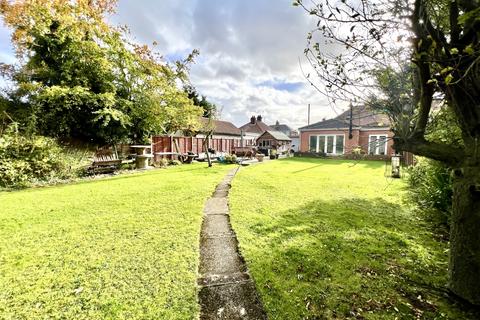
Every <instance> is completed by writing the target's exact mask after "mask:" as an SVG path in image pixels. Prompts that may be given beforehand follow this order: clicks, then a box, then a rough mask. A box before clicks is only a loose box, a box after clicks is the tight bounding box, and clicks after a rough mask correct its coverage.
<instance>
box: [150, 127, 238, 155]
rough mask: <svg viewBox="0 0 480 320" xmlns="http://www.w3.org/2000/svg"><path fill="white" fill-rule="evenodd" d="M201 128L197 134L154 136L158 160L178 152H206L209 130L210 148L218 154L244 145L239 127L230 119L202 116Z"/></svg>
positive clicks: (153, 147)
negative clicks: (229, 120) (206, 139)
mask: <svg viewBox="0 0 480 320" xmlns="http://www.w3.org/2000/svg"><path fill="white" fill-rule="evenodd" d="M200 122H201V129H200V130H199V132H198V133H196V134H195V135H190V136H189V135H185V134H183V133H177V134H175V135H173V136H166V135H155V136H153V137H152V152H153V154H154V155H155V156H156V157H155V159H156V160H158V158H160V157H164V156H165V157H168V158H172V157H173V158H175V157H174V156H173V155H175V154H176V153H181V154H185V153H188V152H191V153H194V154H197V155H202V154H204V153H205V137H206V134H207V132H208V131H209V130H213V131H212V136H211V138H210V139H209V145H208V148H209V149H211V150H214V151H215V153H216V154H225V153H229V154H230V153H232V152H233V149H234V148H235V147H240V146H241V145H242V135H241V131H240V129H239V128H237V127H236V126H235V125H234V124H232V123H231V122H228V121H223V120H211V122H210V120H209V119H207V118H201V119H200Z"/></svg>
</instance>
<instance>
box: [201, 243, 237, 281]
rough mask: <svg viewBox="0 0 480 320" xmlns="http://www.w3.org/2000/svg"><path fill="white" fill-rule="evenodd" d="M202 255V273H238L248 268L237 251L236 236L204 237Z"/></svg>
mask: <svg viewBox="0 0 480 320" xmlns="http://www.w3.org/2000/svg"><path fill="white" fill-rule="evenodd" d="M200 257H201V259H200V267H199V272H200V274H201V275H208V274H210V273H212V274H227V273H236V272H243V271H245V269H246V268H245V265H244V263H243V261H242V259H241V257H240V255H239V254H238V253H237V239H236V238H235V237H228V238H227V237H220V238H202V239H201V240H200Z"/></svg>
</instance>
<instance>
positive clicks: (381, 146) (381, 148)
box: [378, 136, 387, 155]
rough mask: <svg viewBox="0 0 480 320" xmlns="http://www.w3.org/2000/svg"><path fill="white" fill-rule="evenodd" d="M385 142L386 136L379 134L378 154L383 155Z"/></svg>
mask: <svg viewBox="0 0 480 320" xmlns="http://www.w3.org/2000/svg"><path fill="white" fill-rule="evenodd" d="M386 142H387V137H386V136H379V137H378V154H381V155H385V152H386V149H387V148H386Z"/></svg>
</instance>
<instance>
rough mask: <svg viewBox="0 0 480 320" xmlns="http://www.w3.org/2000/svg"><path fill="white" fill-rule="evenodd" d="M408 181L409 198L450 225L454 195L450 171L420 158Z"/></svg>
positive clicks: (410, 172) (411, 169)
mask: <svg viewBox="0 0 480 320" xmlns="http://www.w3.org/2000/svg"><path fill="white" fill-rule="evenodd" d="M407 181H408V185H409V191H410V192H409V198H410V199H411V200H412V201H413V202H414V203H415V204H416V205H418V207H420V208H421V209H425V210H428V211H430V212H433V213H434V214H435V215H436V217H435V218H436V219H438V220H440V222H441V223H443V224H446V225H448V224H449V219H450V214H451V210H452V194H453V191H452V179H451V175H450V169H449V168H448V167H446V166H445V165H443V164H442V163H440V162H437V161H434V160H429V159H425V158H419V159H418V162H417V165H416V166H414V167H411V168H410V169H409V175H408V178H407Z"/></svg>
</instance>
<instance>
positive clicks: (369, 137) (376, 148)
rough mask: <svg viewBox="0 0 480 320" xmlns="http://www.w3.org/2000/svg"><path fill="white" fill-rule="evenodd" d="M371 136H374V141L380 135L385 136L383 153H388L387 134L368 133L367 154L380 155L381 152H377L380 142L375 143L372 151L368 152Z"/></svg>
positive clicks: (378, 138)
mask: <svg viewBox="0 0 480 320" xmlns="http://www.w3.org/2000/svg"><path fill="white" fill-rule="evenodd" d="M371 137H376V141H378V140H380V137H385V154H384V155H387V153H388V134H369V135H368V154H372V155H375V156H379V155H381V154H379V151H380V143H376V145H375V150H374V152H373V153H370V151H371V146H372V144H371V142H370V141H371Z"/></svg>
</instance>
